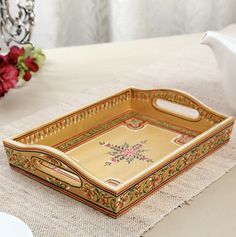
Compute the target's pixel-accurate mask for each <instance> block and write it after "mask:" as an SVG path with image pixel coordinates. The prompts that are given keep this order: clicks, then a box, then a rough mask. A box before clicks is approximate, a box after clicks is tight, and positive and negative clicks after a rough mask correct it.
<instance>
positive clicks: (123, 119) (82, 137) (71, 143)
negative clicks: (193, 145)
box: [55, 112, 199, 151]
mask: <svg viewBox="0 0 236 237" xmlns="http://www.w3.org/2000/svg"><path fill="white" fill-rule="evenodd" d="M120 124H124V125H127V127H128V128H130V129H141V128H143V127H144V125H145V124H151V125H154V126H158V127H161V128H165V129H168V130H172V131H176V132H178V133H181V134H186V135H189V136H191V137H195V136H197V135H199V133H198V132H196V131H192V130H190V129H187V128H183V127H179V126H177V125H174V124H170V123H168V122H166V121H162V120H157V119H153V118H150V117H148V116H145V115H142V114H139V113H136V112H129V113H127V114H122V115H121V116H120V117H118V118H116V119H114V120H111V121H108V122H106V123H104V124H101V125H99V126H97V127H95V128H93V129H90V130H88V131H87V132H85V133H82V134H78V135H77V136H75V137H72V138H71V139H69V140H66V141H63V142H61V143H60V144H58V145H56V146H55V148H56V149H58V150H60V151H68V150H70V149H72V148H74V147H75V146H76V145H79V144H82V143H84V142H86V141H88V140H89V139H91V137H94V136H97V135H99V134H101V133H103V132H105V131H108V130H109V129H112V128H114V127H116V126H118V125H120Z"/></svg>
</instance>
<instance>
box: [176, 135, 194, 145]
mask: <svg viewBox="0 0 236 237" xmlns="http://www.w3.org/2000/svg"><path fill="white" fill-rule="evenodd" d="M192 139H193V137H191V136H189V135H186V134H182V135H180V136H178V137H177V138H175V139H174V140H173V142H174V143H176V144H177V145H184V144H186V143H188V142H190V141H191V140H192Z"/></svg>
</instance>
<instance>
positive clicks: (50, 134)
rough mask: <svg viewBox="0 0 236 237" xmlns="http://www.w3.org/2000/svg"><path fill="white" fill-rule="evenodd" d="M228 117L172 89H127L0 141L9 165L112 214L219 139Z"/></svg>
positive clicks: (225, 135) (226, 131) (228, 127)
mask: <svg viewBox="0 0 236 237" xmlns="http://www.w3.org/2000/svg"><path fill="white" fill-rule="evenodd" d="M233 123H234V118H232V117H228V116H225V115H222V114H219V113H217V112H215V111H214V110H212V109H210V108H208V107H207V106H205V105H203V104H202V103H200V102H199V101H198V100H196V99H195V98H193V97H192V96H190V95H188V94H186V93H184V92H181V91H178V90H170V89H158V90H138V89H127V90H125V91H122V92H120V93H118V94H115V95H113V96H111V97H109V98H107V99H104V100H101V101H99V102H97V103H95V104H92V105H90V106H87V107H85V108H82V109H80V110H77V111H75V112H73V113H70V114H68V115H66V116H64V117H61V118H58V119H56V120H54V121H51V122H49V123H47V124H44V125H42V126H40V127H37V128H34V129H32V130H30V131H28V132H26V133H24V134H20V135H18V136H15V137H13V138H9V139H6V140H5V141H4V145H5V148H6V153H7V156H8V158H9V163H10V165H11V167H12V168H14V169H16V170H17V171H19V172H21V173H23V174H25V175H27V176H29V177H31V178H33V179H35V180H37V181H39V182H41V183H43V184H46V185H47V186H49V187H51V188H54V189H56V190H57V191H60V192H62V193H64V194H66V195H68V196H70V197H72V198H75V199H77V200H79V201H81V202H84V203H86V204H88V205H90V206H92V207H94V208H96V209H97V210H99V211H101V212H103V213H105V214H107V215H109V216H112V217H115V218H116V217H118V216H120V215H121V214H123V213H124V212H126V211H127V210H129V209H130V208H131V207H132V206H134V205H135V204H137V203H138V202H139V201H141V200H143V199H144V198H145V197H147V196H148V195H150V194H151V193H153V192H154V191H155V190H157V189H158V188H160V187H161V186H162V185H164V184H165V183H167V182H169V181H170V180H172V179H173V178H175V177H176V176H177V175H179V174H180V173H181V172H183V171H185V170H186V169H188V168H190V167H191V166H192V165H194V164H195V163H196V162H198V161H199V160H201V159H202V158H203V157H205V156H206V155H207V154H209V153H210V152H213V151H214V150H216V149H217V148H219V147H220V146H221V145H223V144H224V143H226V142H227V141H228V140H229V138H230V134H231V131H232V128H233ZM45 201H46V200H45Z"/></svg>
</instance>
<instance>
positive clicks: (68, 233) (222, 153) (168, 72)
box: [0, 52, 236, 237]
mask: <svg viewBox="0 0 236 237" xmlns="http://www.w3.org/2000/svg"><path fill="white" fill-rule="evenodd" d="M177 59H178V64H175V66H174V65H172V67H171V69H170V68H168V62H167V61H165V60H162V61H161V62H159V63H156V64H154V65H152V66H149V67H147V68H143V69H142V70H140V71H138V72H136V73H134V74H132V75H128V76H124V77H122V78H120V79H115V80H113V81H111V82H109V83H106V84H104V85H102V86H101V87H97V88H93V89H88V90H86V91H83V92H81V93H80V94H79V95H78V97H76V98H71V99H70V100H68V101H66V102H65V103H61V104H59V105H56V106H54V107H52V108H49V109H47V110H43V111H39V112H38V113H36V114H33V115H31V116H29V117H24V118H22V119H21V120H19V121H16V122H14V123H12V124H9V125H8V126H5V127H4V128H2V129H1V130H0V131H1V137H2V138H4V137H9V136H10V135H13V134H16V133H20V132H22V131H25V130H26V129H29V128H31V127H32V126H35V125H38V124H39V123H42V122H46V121H48V120H50V119H53V118H55V117H56V116H59V115H62V114H64V113H66V112H70V111H71V110H74V109H77V108H79V107H81V106H83V105H85V104H88V103H91V102H94V101H96V100H98V99H101V98H104V96H108V95H111V94H112V93H114V92H117V91H119V90H121V89H124V88H127V87H130V86H132V87H137V88H161V87H171V88H177V89H182V90H184V91H187V92H189V93H191V94H192V95H194V96H196V97H197V98H198V99H200V100H201V101H203V102H204V103H206V104H207V105H209V106H212V107H213V108H215V109H216V110H218V111H222V112H225V113H227V114H233V112H232V110H231V109H230V108H229V107H228V105H227V102H226V101H225V100H224V95H223V92H222V85H221V83H220V82H219V81H216V80H211V79H209V78H211V73H212V72H211V70H210V69H209V68H208V67H207V66H206V65H205V64H204V62H202V63H199V62H196V61H194V60H196V59H194V57H193V56H192V54H188V53H185V54H182V53H181V52H179V53H177V54H176V55H172V60H177ZM166 60H167V59H166ZM183 66H184V67H186V68H187V69H186V70H183V68H182V67H183ZM188 68H191V70H188ZM193 71H194V72H195V73H194V74H193ZM176 72H178V76H177V75H176ZM203 73H205V75H206V80H205V81H201V80H199V79H198V77H199V75H202V74H203ZM189 78H191V80H190V79H189ZM206 83H207V85H208V86H207V87H206V86H205V85H206ZM209 88H211V89H210V90H209ZM235 164H236V130H235V129H234V131H233V135H232V139H231V141H230V142H229V143H228V144H227V145H225V146H224V147H223V148H221V149H220V150H218V151H217V152H215V153H213V154H212V155H210V156H209V157H208V158H206V159H205V160H203V161H202V162H200V163H199V164H197V165H196V166H194V167H193V168H192V169H190V170H189V171H187V172H186V173H184V174H182V175H181V176H180V177H178V178H177V179H175V180H174V181H172V182H170V183H169V184H167V185H166V186H164V187H163V188H161V189H160V190H159V191H157V192H155V193H154V194H153V195H152V196H150V197H148V198H147V199H146V200H145V201H143V202H142V203H141V204H139V205H137V206H135V207H134V208H133V209H131V210H130V211H129V212H128V213H127V214H125V215H124V216H122V217H120V218H119V219H112V218H110V217H107V216H105V215H103V214H101V213H99V212H97V211H95V210H94V209H92V208H90V207H88V206H86V205H84V204H82V203H80V202H77V201H75V200H73V199H71V198H69V197H67V196H65V195H63V194H61V193H59V192H56V191H54V190H52V189H50V188H48V187H46V186H43V185H42V184H40V183H38V182H36V181H33V180H31V179H29V178H27V177H25V176H23V175H21V174H19V173H17V172H15V171H13V170H11V169H10V167H9V166H8V163H7V159H6V155H5V153H4V149H3V146H2V144H1V145H0V169H1V172H0V190H1V193H0V199H1V202H0V211H3V212H8V213H10V214H13V215H15V216H17V217H19V218H21V219H22V220H23V221H25V222H26V223H27V224H28V225H29V227H30V228H31V230H32V231H33V234H34V236H35V237H45V236H47V237H58V236H60V237H76V236H104V237H110V236H114V237H124V236H126V237H138V236H141V235H142V234H143V233H144V232H145V231H147V230H148V229H150V228H151V227H153V226H154V225H155V224H156V223H157V222H159V221H160V220H161V219H162V218H164V217H165V216H166V215H167V214H168V213H170V212H171V211H172V210H174V209H175V208H177V207H179V206H182V205H183V204H184V203H186V202H188V201H189V200H191V199H192V198H193V197H194V196H195V195H197V194H199V193H200V192H202V191H203V190H204V189H205V188H206V187H207V186H209V185H210V184H211V183H212V182H214V181H215V180H217V179H218V178H220V177H221V176H222V175H224V174H225V173H226V172H228V171H229V170H230V169H231V168H232V167H233V166H234V165H235Z"/></svg>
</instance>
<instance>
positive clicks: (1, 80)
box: [0, 58, 19, 97]
mask: <svg viewBox="0 0 236 237" xmlns="http://www.w3.org/2000/svg"><path fill="white" fill-rule="evenodd" d="M18 75H19V72H18V70H17V69H16V68H15V67H14V66H12V65H10V64H7V63H6V61H3V60H2V58H0V97H1V96H4V94H5V93H6V92H8V90H9V89H11V88H13V87H15V86H16V83H17V81H18Z"/></svg>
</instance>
